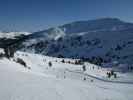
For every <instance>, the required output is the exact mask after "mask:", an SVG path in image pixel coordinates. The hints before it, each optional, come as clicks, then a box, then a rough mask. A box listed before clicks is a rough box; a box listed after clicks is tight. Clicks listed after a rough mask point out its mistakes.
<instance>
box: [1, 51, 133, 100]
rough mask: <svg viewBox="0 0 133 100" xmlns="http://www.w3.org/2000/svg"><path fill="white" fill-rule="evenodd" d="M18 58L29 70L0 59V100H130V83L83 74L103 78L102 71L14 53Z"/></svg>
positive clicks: (54, 59) (32, 55) (131, 92)
mask: <svg viewBox="0 0 133 100" xmlns="http://www.w3.org/2000/svg"><path fill="white" fill-rule="evenodd" d="M18 57H19V58H21V59H23V60H24V61H25V62H26V64H27V66H28V68H29V69H28V68H25V67H24V66H22V65H20V64H18V63H16V62H14V61H13V59H11V60H8V59H6V58H3V59H0V100H133V84H128V82H127V83H117V82H116V83H112V82H113V80H114V79H112V80H111V81H112V82H105V81H102V80H98V79H95V78H93V77H89V76H87V75H86V74H89V73H90V75H94V76H97V77H98V76H100V77H99V78H102V77H104V79H105V78H106V77H105V76H104V71H103V72H101V71H102V70H99V72H101V74H98V73H96V72H98V70H95V71H93V70H92V69H91V67H89V66H92V65H91V64H88V69H87V71H86V72H82V66H81V65H73V64H67V63H62V62H61V59H57V58H51V57H45V56H41V55H35V54H28V53H22V52H17V53H16V54H15V58H14V59H17V58H18ZM65 60H70V59H65ZM49 61H51V62H52V66H51V67H49V66H48V62H49ZM71 61H73V60H71ZM89 69H90V70H91V71H89ZM120 76H122V75H120ZM124 77H127V75H124ZM130 77H131V76H130ZM84 78H86V80H84ZM131 78H132V77H131ZM119 81H122V79H120V80H119ZM125 81H126V80H124V82H125ZM130 81H132V80H131V79H130Z"/></svg>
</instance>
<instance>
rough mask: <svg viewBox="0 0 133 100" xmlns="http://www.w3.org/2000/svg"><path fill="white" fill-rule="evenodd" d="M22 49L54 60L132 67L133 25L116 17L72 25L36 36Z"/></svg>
mask: <svg viewBox="0 0 133 100" xmlns="http://www.w3.org/2000/svg"><path fill="white" fill-rule="evenodd" d="M22 49H23V50H24V51H28V52H34V53H40V54H43V55H49V56H55V57H59V56H63V57H67V58H87V59H89V60H93V59H102V60H103V62H113V61H119V62H120V63H128V64H132V59H133V56H132V55H133V52H132V51H133V24H132V23H127V22H123V21H121V20H119V19H115V18H103V19H97V20H90V21H78V22H73V23H70V24H65V25H62V26H58V27H56V28H50V29H48V30H44V31H40V32H35V33H33V34H32V35H30V36H29V38H28V39H27V40H26V41H25V42H24V43H23V48H22Z"/></svg>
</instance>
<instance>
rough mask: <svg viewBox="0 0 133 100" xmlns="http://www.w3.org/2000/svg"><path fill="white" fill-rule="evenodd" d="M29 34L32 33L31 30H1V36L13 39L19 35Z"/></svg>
mask: <svg viewBox="0 0 133 100" xmlns="http://www.w3.org/2000/svg"><path fill="white" fill-rule="evenodd" d="M29 34H31V33H29V32H0V38H7V39H11V38H15V37H19V36H21V35H29Z"/></svg>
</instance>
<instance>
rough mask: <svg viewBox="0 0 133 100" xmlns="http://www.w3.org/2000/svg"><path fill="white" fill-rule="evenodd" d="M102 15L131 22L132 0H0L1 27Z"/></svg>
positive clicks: (25, 27)
mask: <svg viewBox="0 0 133 100" xmlns="http://www.w3.org/2000/svg"><path fill="white" fill-rule="evenodd" d="M103 17H115V18H120V19H121V20H124V21H128V22H133V0H0V30H2V31H3V30H4V31H6V30H7V31H38V30H42V29H46V28H49V27H54V26H58V25H61V24H64V23H69V22H72V21H77V20H91V19H96V18H103Z"/></svg>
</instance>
